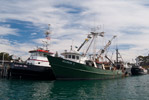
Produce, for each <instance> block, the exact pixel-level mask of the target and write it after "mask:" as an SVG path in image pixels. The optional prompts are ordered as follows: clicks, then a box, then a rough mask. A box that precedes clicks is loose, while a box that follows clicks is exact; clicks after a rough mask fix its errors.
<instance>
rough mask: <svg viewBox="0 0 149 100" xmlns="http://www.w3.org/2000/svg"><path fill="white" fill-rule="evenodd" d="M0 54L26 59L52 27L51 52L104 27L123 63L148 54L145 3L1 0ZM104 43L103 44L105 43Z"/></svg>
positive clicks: (130, 0)
mask: <svg viewBox="0 0 149 100" xmlns="http://www.w3.org/2000/svg"><path fill="white" fill-rule="evenodd" d="M0 4H1V6H0V41H1V42H0V48H1V50H0V52H8V53H10V54H13V55H16V56H19V57H21V58H23V59H26V58H27V57H28V56H29V54H28V51H29V50H32V49H35V48H36V46H41V45H42V40H43V39H44V32H45V31H46V29H48V24H51V29H52V34H51V42H50V50H51V51H53V52H56V51H59V52H62V51H64V50H65V49H69V47H70V45H71V44H72V41H73V44H74V45H77V46H79V45H80V43H82V42H83V40H84V39H85V38H86V36H87V34H88V33H89V32H90V31H91V28H93V27H95V26H100V25H101V26H103V25H104V28H103V27H102V28H101V31H105V39H106V41H108V40H109V39H110V38H111V37H112V35H117V39H116V40H115V41H114V43H113V44H112V46H111V48H113V47H114V45H115V44H117V45H119V46H118V47H119V51H120V53H121V55H122V56H123V59H124V60H126V61H131V60H132V59H135V57H137V56H138V55H147V54H148V52H149V49H148V46H149V40H148V38H149V21H148V18H149V13H148V11H149V6H148V5H149V1H148V0H0ZM106 41H105V42H106Z"/></svg>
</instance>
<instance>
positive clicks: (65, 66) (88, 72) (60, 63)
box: [48, 56, 122, 80]
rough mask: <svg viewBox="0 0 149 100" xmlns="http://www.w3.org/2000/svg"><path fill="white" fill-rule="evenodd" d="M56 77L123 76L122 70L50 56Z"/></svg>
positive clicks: (61, 78) (90, 77)
mask: <svg viewBox="0 0 149 100" xmlns="http://www.w3.org/2000/svg"><path fill="white" fill-rule="evenodd" d="M48 60H49V61H50V64H51V67H52V70H53V72H54V74H55V77H56V79H59V80H96V79H111V78H120V77H122V72H121V71H120V70H103V69H100V68H95V67H91V66H87V65H84V64H80V63H76V62H73V61H69V60H66V59H63V58H58V57H52V56H48Z"/></svg>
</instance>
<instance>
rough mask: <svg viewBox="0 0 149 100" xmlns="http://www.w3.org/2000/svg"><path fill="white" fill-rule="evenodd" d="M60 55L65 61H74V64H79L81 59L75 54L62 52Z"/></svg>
mask: <svg viewBox="0 0 149 100" xmlns="http://www.w3.org/2000/svg"><path fill="white" fill-rule="evenodd" d="M61 55H63V56H64V58H65V59H68V60H71V61H75V62H79V61H80V59H81V55H80V54H79V53H77V52H67V51H66V52H64V53H62V54H61Z"/></svg>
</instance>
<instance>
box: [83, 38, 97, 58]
mask: <svg viewBox="0 0 149 100" xmlns="http://www.w3.org/2000/svg"><path fill="white" fill-rule="evenodd" d="M94 38H95V37H93V39H92V41H91V43H90V44H89V46H88V48H87V50H86V52H85V54H84V56H86V54H87V52H88V50H89V48H90V46H91V44H92V43H93V40H94Z"/></svg>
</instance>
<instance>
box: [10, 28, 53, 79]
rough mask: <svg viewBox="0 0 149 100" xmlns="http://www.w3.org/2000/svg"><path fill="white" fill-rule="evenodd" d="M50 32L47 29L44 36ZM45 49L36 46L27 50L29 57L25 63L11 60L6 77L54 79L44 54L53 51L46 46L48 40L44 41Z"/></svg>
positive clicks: (49, 53)
mask: <svg viewBox="0 0 149 100" xmlns="http://www.w3.org/2000/svg"><path fill="white" fill-rule="evenodd" d="M49 34H50V31H49V30H48V31H47V32H46V37H47V36H48V35H49ZM45 43H46V45H45V47H46V49H44V48H37V49H35V50H31V51H29V53H30V57H29V58H28V59H27V60H26V62H25V63H20V62H13V63H11V66H10V69H9V70H8V77H10V76H12V77H19V78H40V79H50V80H53V79H55V76H54V74H53V71H52V69H51V65H50V64H49V61H48V59H47V57H46V55H45V54H48V55H51V56H53V55H54V53H52V52H50V51H49V50H48V48H47V46H48V44H47V43H48V42H45Z"/></svg>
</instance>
